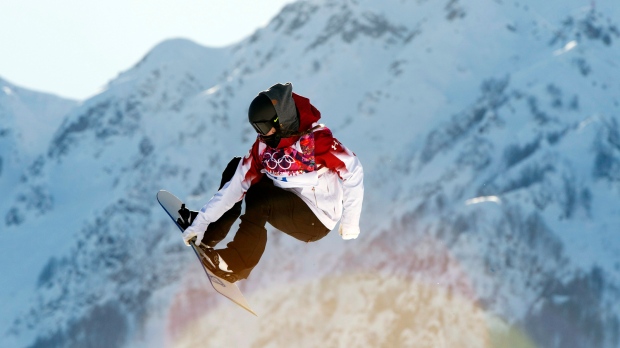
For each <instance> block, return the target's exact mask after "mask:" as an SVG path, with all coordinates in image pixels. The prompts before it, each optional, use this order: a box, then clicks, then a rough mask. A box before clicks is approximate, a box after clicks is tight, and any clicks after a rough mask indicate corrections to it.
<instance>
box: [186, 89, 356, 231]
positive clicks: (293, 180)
mask: <svg viewBox="0 0 620 348" xmlns="http://www.w3.org/2000/svg"><path fill="white" fill-rule="evenodd" d="M293 99H294V101H295V105H296V107H297V110H298V111H299V115H300V127H299V129H300V130H311V131H308V132H307V133H306V134H303V135H301V136H297V137H292V138H284V139H282V140H281V141H280V144H279V145H278V147H277V148H275V149H274V148H271V147H269V146H267V145H266V144H265V143H264V142H262V141H261V140H260V137H257V139H256V141H255V142H254V144H253V145H252V148H251V150H250V152H249V153H248V154H247V155H246V156H245V157H244V158H243V160H242V161H240V163H239V166H238V167H237V170H236V172H235V174H234V176H233V177H232V179H231V180H230V181H229V182H228V183H226V184H225V185H224V186H223V187H222V189H221V190H219V191H218V192H217V193H216V194H215V195H214V196H213V198H211V200H209V202H207V204H206V205H205V206H204V207H203V208H202V209H201V210H200V213H199V214H198V216H197V217H196V219H195V220H194V223H193V224H192V225H193V226H192V227H199V228H200V229H202V228H205V229H206V227H207V226H208V224H209V223H211V222H213V221H216V220H217V219H219V218H220V217H221V216H222V215H223V214H224V213H225V212H226V211H228V210H229V209H230V208H232V206H233V205H234V204H235V203H237V202H238V201H240V200H241V199H243V196H244V195H245V193H246V192H247V190H248V189H249V188H250V186H251V185H252V184H255V183H257V182H258V181H260V180H261V179H262V177H263V175H267V176H268V177H269V178H270V179H271V180H273V182H274V185H275V186H278V187H280V188H282V189H284V190H287V191H290V192H293V193H294V194H296V195H297V196H298V197H300V198H301V199H302V200H303V201H304V202H305V203H306V204H307V205H308V207H309V208H310V209H311V210H312V211H313V212H314V214H315V215H316V216H317V218H318V219H319V220H320V221H321V222H322V223H323V225H325V227H327V228H328V229H330V230H331V229H333V228H334V227H335V226H336V224H337V223H338V221H340V233H341V235H342V236H343V238H346V239H350V238H356V237H357V235H358V234H359V232H360V228H359V220H360V214H361V211H362V201H363V196H364V184H363V179H364V172H363V168H362V165H361V164H360V161H359V160H358V158H357V157H356V156H355V154H354V153H353V152H351V151H350V150H349V149H347V148H346V147H344V145H342V144H341V143H340V142H339V141H338V140H336V138H334V137H333V135H332V132H331V131H330V130H329V129H328V128H327V127H325V126H323V125H320V124H318V123H317V121H318V120H319V119H320V117H321V116H320V115H321V114H320V112H319V111H318V110H317V109H316V108H315V107H314V106H312V104H310V101H309V100H308V99H307V98H304V97H302V96H299V95H297V94H295V93H293Z"/></svg>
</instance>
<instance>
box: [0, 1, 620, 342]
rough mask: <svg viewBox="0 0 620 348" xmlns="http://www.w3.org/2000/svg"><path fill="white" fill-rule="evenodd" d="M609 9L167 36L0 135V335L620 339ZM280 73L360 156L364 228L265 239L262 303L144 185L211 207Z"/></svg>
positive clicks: (372, 17) (374, 5)
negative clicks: (7, 142)
mask: <svg viewBox="0 0 620 348" xmlns="http://www.w3.org/2000/svg"><path fill="white" fill-rule="evenodd" d="M619 14H620V13H619V10H618V9H617V6H616V7H614V6H613V5H612V4H611V2H609V3H601V2H596V3H594V2H589V1H577V0H567V1H562V2H559V1H556V2H546V3H539V2H536V1H531V0H520V1H518V2H511V3H507V2H503V1H491V0H473V1H469V2H462V1H458V0H445V1H440V2H437V1H436V2H430V1H422V0H418V1H397V0H388V1H383V2H381V3H380V4H379V3H378V2H373V1H369V0H359V1H353V0H314V1H311V0H308V1H298V2H296V3H294V4H291V5H289V6H287V7H285V8H284V9H283V11H282V12H281V13H280V14H279V15H278V16H276V17H275V18H274V19H273V20H272V21H271V22H270V23H269V25H268V26H266V27H265V28H263V29H261V30H259V31H257V32H256V33H255V34H254V35H252V36H251V37H249V38H247V39H246V40H244V41H242V42H240V43H238V44H236V45H233V46H230V47H227V48H222V49H211V48H206V47H201V46H199V45H196V44H194V43H192V42H189V41H186V40H171V41H166V42H163V43H162V44H160V45H159V46H158V47H156V48H154V49H153V50H152V51H151V52H149V54H148V55H146V57H145V58H144V59H143V60H142V61H141V62H139V63H138V64H136V65H135V66H134V67H133V68H131V69H130V70H128V71H127V72H125V73H123V74H121V75H120V76H119V77H118V78H116V79H115V80H113V81H112V82H111V83H110V84H109V86H108V88H107V89H106V90H105V91H104V92H102V93H101V94H99V95H97V96H94V97H93V98H90V99H88V100H86V101H84V102H83V103H81V104H80V105H75V104H63V105H66V108H65V109H63V110H62V112H59V113H58V114H57V115H66V117H65V118H64V120H63V121H62V124H60V123H57V124H55V125H54V126H55V127H57V128H55V131H54V132H53V133H50V132H49V131H45V132H43V131H42V134H43V135H42V136H41V137H40V138H39V139H40V141H39V142H37V143H36V145H33V146H32V147H31V148H28V149H25V147H23V146H26V145H21V144H18V143H16V142H15V141H16V140H11V141H13V142H14V143H15V144H18V145H16V147H17V148H18V149H19V151H20V152H23V153H28V154H29V155H28V156H29V157H24V158H27V159H28V161H29V163H28V164H27V165H24V166H22V167H16V169H15V170H12V171H10V172H8V173H10V174H6V171H5V175H6V176H0V180H1V182H0V185H2V186H0V187H6V188H10V189H8V190H7V191H6V192H9V195H5V198H4V199H3V202H2V205H0V208H2V209H1V210H0V212H1V213H2V215H3V216H4V220H3V221H4V225H2V231H3V232H4V233H2V234H1V237H0V238H2V240H1V241H0V245H1V247H0V248H1V250H2V253H0V254H2V255H3V256H2V257H3V259H2V261H3V262H2V264H3V265H5V267H6V271H4V272H3V280H2V282H3V285H2V287H1V289H2V290H0V296H1V297H2V298H3V299H5V302H8V303H9V304H8V309H7V311H6V312H5V313H3V314H2V315H0V327H3V328H6V329H5V332H4V335H3V336H2V341H0V345H2V346H17V347H56V346H58V347H72V346H76V347H84V346H106V347H110V346H114V347H117V346H132V347H133V346H149V347H153V346H203V345H209V346H242V347H245V346H309V347H312V346H317V345H318V343H317V342H321V345H325V346H373V347H374V346H386V347H394V346H408V347H442V346H445V347H457V346H458V347H485V346H488V347H498V346H510V347H533V346H536V347H619V346H620V321H619V320H620V306H619V305H618V303H619V301H618V300H619V299H620V290H619V286H620V257H619V256H618V255H620V253H619V249H620V242H618V241H617V240H618V238H614V235H615V234H617V230H618V226H620V205H618V204H617V202H618V199H619V198H620V184H619V182H620V177H619V175H618V173H619V172H620V171H619V169H620V129H619V127H620V125H619V118H618V115H617V113H618V108H619V101H618V97H617V95H618V90H619V88H620V85H619V84H618V81H620V70H619V67H618V64H617V62H618V61H620V60H619V59H618V58H619V55H620V45H619V43H618V42H619V40H620V31H619V29H618V28H619V27H618V26H619V25H620V24H619V21H618V20H617V19H616V18H618V15H619ZM284 81H292V82H293V84H294V88H295V91H296V92H298V93H299V94H302V95H305V96H307V97H309V98H310V99H311V101H312V102H313V104H314V105H315V106H316V107H317V108H318V109H319V110H321V112H322V115H323V120H322V121H323V122H324V123H326V124H327V125H328V126H329V127H330V128H331V129H332V130H333V131H334V134H335V135H336V137H338V139H339V140H340V141H342V142H343V143H344V144H345V145H347V146H348V147H349V148H351V149H352V150H353V151H355V152H356V154H357V155H358V156H359V158H360V159H361V161H362V163H363V164H364V169H365V187H366V193H365V202H364V212H363V218H362V235H360V237H359V238H358V239H357V240H355V241H342V240H340V238H339V236H338V235H337V234H336V233H332V234H330V235H329V236H328V237H326V238H325V239H323V240H321V241H319V242H317V243H311V244H300V243H298V242H296V241H295V240H293V239H292V238H288V237H286V236H283V235H282V234H281V233H279V232H277V231H270V236H269V238H270V239H269V242H268V246H267V252H266V253H265V255H264V257H263V259H262V261H261V263H260V264H259V266H258V267H257V268H256V269H255V271H254V273H253V274H252V276H251V277H250V278H249V279H248V280H247V281H244V282H242V283H241V287H242V289H243V290H244V292H245V293H246V294H247V298H248V301H249V302H250V303H251V305H252V306H253V308H254V309H255V310H256V312H258V313H259V315H260V316H259V317H258V318H254V317H251V316H249V315H247V313H246V312H244V311H242V310H239V309H238V308H236V307H235V306H234V305H232V304H230V303H227V302H226V300H225V299H223V298H221V297H220V296H218V295H216V294H215V293H214V292H213V291H212V289H211V288H210V286H209V285H208V283H207V280H206V279H205V277H204V275H203V274H201V270H200V268H199V265H197V264H196V262H195V260H194V256H193V255H192V253H191V252H190V251H189V249H187V248H186V247H185V246H184V245H183V244H182V242H181V238H180V235H179V234H178V233H176V232H175V228H174V227H173V226H172V225H171V223H170V221H169V219H168V217H167V216H165V214H163V212H162V211H161V208H160V207H159V206H158V205H157V203H156V201H155V194H156V192H157V191H158V190H159V189H161V188H165V189H167V190H169V191H171V192H174V193H175V194H177V195H178V196H179V197H181V198H182V199H184V200H186V202H187V203H188V204H189V205H190V206H191V207H193V208H198V207H200V206H201V205H202V204H204V202H206V201H207V200H208V199H209V198H210V197H211V195H212V194H213V193H214V190H215V189H216V188H217V184H218V183H219V180H220V173H221V170H222V169H223V168H224V166H225V164H226V163H227V162H228V160H229V159H230V158H231V157H232V156H235V155H243V154H245V153H246V152H247V150H248V149H249V147H250V145H251V143H252V141H253V139H254V136H255V135H254V133H253V131H252V129H251V127H249V125H247V122H246V121H245V114H246V110H247V106H248V104H249V101H250V100H251V99H252V98H253V97H254V96H255V95H256V93H257V92H258V91H260V90H263V89H266V88H267V87H269V86H270V85H271V84H273V83H275V82H284ZM5 94H6V93H5ZM0 95H1V94H0ZM6 95H8V94H6ZM24 100H26V99H24ZM67 103H69V102H67ZM0 105H2V106H3V108H4V105H7V104H6V103H5V102H2V101H1V100H0ZM23 105H25V106H24V107H28V108H30V109H31V110H52V109H54V108H56V106H48V105H46V104H45V102H44V101H41V100H29V101H28V100H26V101H25V102H24V104H23ZM50 105H51V104H50ZM54 105H56V104H54ZM69 107H72V109H71V110H70V111H68V110H67V109H68V108H69ZM57 110H61V108H60V107H58V108H57ZM33 114H37V113H33ZM2 115H3V117H4V119H3V120H7V123H6V124H8V125H10V126H9V127H4V128H3V129H5V131H3V132H4V133H3V134H17V132H18V130H19V131H20V132H21V129H23V128H20V127H19V126H18V125H16V123H17V121H16V120H18V118H20V117H21V116H20V115H18V114H16V113H4V114H2ZM7 115H8V116H7ZM20 119H21V118H20ZM4 124H5V123H4V121H3V125H4ZM14 124H15V125H14ZM33 132H34V130H33ZM45 134H49V135H50V136H47V137H46V136H45ZM31 136H34V135H32V134H31V135H29V136H28V137H31ZM1 139H4V138H1ZM1 139H0V140H1ZM2 141H4V140H2ZM3 148H4V147H3ZM1 151H3V150H1ZM29 151H30V152H29ZM5 153H6V152H2V154H3V157H4V156H6V155H5ZM31 168H36V170H31ZM6 177H15V178H21V179H20V180H19V181H13V182H11V183H10V185H9V184H7V181H6V180H7V179H5V178H6ZM3 192H5V191H4V190H3ZM231 234H232V233H231ZM24 240H26V243H24ZM24 255H28V257H25V256H24ZM240 330H241V334H239V333H240Z"/></svg>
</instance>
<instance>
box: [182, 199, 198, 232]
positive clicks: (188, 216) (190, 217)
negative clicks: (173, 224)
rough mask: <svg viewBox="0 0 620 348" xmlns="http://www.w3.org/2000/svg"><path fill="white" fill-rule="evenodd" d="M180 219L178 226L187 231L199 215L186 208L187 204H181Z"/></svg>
mask: <svg viewBox="0 0 620 348" xmlns="http://www.w3.org/2000/svg"><path fill="white" fill-rule="evenodd" d="M179 215H181V217H180V218H178V219H177V224H179V226H181V228H182V229H183V230H184V231H185V230H186V229H187V228H188V227H189V226H190V225H191V224H192V222H194V219H195V218H196V216H197V215H198V212H197V211H193V210H189V209H187V208H185V204H181V209H179Z"/></svg>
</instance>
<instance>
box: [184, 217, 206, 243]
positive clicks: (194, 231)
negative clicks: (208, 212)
mask: <svg viewBox="0 0 620 348" xmlns="http://www.w3.org/2000/svg"><path fill="white" fill-rule="evenodd" d="M207 227H209V221H207V220H206V219H205V218H204V216H202V215H201V214H198V215H196V217H195V218H194V221H193V222H192V224H191V225H190V226H189V227H188V228H186V229H185V231H183V241H184V242H185V245H187V246H189V245H190V241H192V240H193V239H194V238H195V240H194V244H195V245H196V246H199V245H200V243H201V242H202V237H204V235H205V231H206V230H207Z"/></svg>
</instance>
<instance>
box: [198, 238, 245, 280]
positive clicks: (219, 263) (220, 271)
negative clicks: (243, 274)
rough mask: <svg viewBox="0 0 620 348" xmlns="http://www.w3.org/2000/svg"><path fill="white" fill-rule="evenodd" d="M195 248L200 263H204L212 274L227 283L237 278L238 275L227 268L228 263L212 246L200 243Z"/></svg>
mask: <svg viewBox="0 0 620 348" xmlns="http://www.w3.org/2000/svg"><path fill="white" fill-rule="evenodd" d="M196 249H197V250H198V254H199V255H200V261H201V262H202V264H203V265H205V267H207V269H208V270H209V271H211V272H213V274H215V275H216V276H218V277H220V278H222V279H224V280H226V281H227V282H229V283H234V282H236V281H237V280H239V277H238V276H237V275H236V274H235V273H233V272H232V271H231V270H229V269H228V265H227V264H226V262H225V261H224V259H222V258H221V257H220V255H218V253H217V252H215V250H213V248H210V247H208V246H206V245H204V243H201V244H200V245H199V246H198V247H196Z"/></svg>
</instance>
